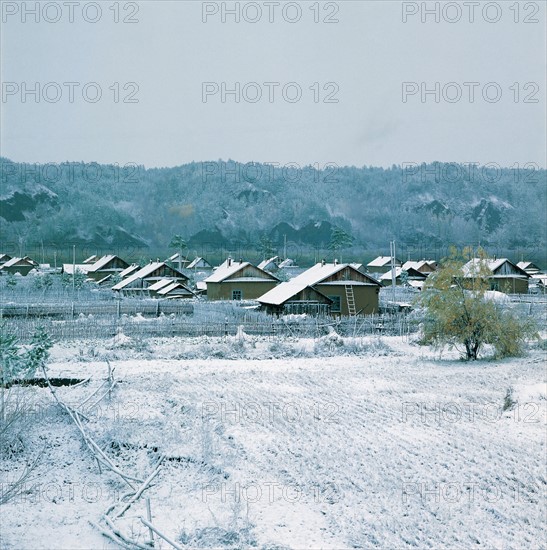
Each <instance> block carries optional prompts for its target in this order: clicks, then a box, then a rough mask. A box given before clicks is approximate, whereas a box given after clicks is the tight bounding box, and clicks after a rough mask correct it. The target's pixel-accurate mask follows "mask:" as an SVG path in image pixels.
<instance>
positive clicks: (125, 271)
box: [120, 264, 140, 278]
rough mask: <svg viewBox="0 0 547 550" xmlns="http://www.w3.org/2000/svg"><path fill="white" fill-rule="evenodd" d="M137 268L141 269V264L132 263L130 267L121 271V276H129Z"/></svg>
mask: <svg viewBox="0 0 547 550" xmlns="http://www.w3.org/2000/svg"><path fill="white" fill-rule="evenodd" d="M137 269H140V266H139V265H137V264H133V265H130V266H129V267H126V268H125V269H124V270H123V271H120V277H122V278H123V277H127V276H128V275H131V273H133V272H134V271H136V270H137Z"/></svg>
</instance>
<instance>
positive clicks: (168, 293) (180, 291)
mask: <svg viewBox="0 0 547 550" xmlns="http://www.w3.org/2000/svg"><path fill="white" fill-rule="evenodd" d="M157 296H158V298H166V299H167V298H168V299H175V298H176V299H181V298H195V297H196V293H195V292H194V291H192V290H191V289H190V288H189V287H188V286H186V285H185V284H183V283H180V282H176V281H175V282H173V281H171V283H170V284H168V285H167V286H164V287H163V288H161V289H160V290H158V292H157Z"/></svg>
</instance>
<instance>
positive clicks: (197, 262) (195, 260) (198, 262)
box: [187, 257, 211, 269]
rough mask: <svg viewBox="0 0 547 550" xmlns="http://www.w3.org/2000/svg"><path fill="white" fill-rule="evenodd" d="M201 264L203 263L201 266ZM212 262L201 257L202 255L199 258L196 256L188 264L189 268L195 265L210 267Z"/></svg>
mask: <svg viewBox="0 0 547 550" xmlns="http://www.w3.org/2000/svg"><path fill="white" fill-rule="evenodd" d="M199 264H202V265H201V266H200V265H199ZM210 265H211V264H210V263H209V262H208V261H207V260H205V259H204V258H201V257H198V258H194V259H193V260H192V261H191V262H190V263H189V264H188V265H187V269H194V267H207V266H209V267H210Z"/></svg>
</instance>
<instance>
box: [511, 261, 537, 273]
mask: <svg viewBox="0 0 547 550" xmlns="http://www.w3.org/2000/svg"><path fill="white" fill-rule="evenodd" d="M517 267H520V269H524V271H526V273H528V275H535V274H536V273H540V272H541V269H540V267H539V266H537V265H536V264H535V263H533V262H518V263H517Z"/></svg>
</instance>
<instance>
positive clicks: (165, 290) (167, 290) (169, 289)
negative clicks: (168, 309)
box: [158, 281, 194, 296]
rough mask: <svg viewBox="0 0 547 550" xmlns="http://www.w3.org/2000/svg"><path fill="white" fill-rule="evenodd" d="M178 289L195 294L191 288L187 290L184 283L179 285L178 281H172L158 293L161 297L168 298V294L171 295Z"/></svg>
mask: <svg viewBox="0 0 547 550" xmlns="http://www.w3.org/2000/svg"><path fill="white" fill-rule="evenodd" d="M177 288H180V289H181V290H184V291H185V292H186V293H188V294H194V293H193V292H192V291H191V290H190V289H189V288H187V287H186V286H184V285H183V284H182V283H179V282H177V281H175V282H173V281H171V284H170V285H168V286H166V287H164V288H162V289H161V290H160V291H158V294H159V295H160V296H166V295H167V294H169V293H170V292H172V291H173V290H175V289H177Z"/></svg>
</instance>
